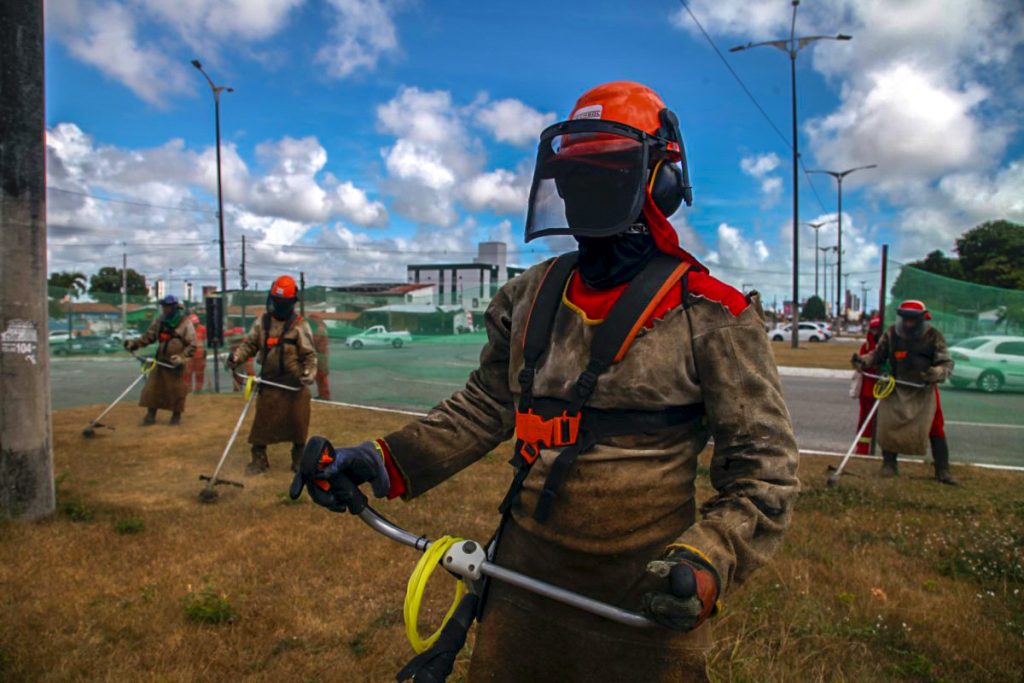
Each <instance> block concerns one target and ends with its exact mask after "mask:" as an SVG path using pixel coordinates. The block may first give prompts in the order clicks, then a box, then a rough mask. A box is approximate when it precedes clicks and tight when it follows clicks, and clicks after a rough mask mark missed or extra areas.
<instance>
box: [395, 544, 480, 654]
mask: <svg viewBox="0 0 1024 683" xmlns="http://www.w3.org/2000/svg"><path fill="white" fill-rule="evenodd" d="M462 540H463V539H461V538H454V537H452V536H442V537H441V538H439V539H437V540H436V541H434V542H433V543H431V544H430V547H429V548H427V551H426V552H425V553H423V556H422V557H421V558H420V560H419V562H417V563H416V568H415V569H414V570H413V572H412V576H410V577H409V584H408V586H406V590H405V606H404V608H403V612H404V616H405V635H406V637H408V638H409V644H410V645H412V649H413V650H415V651H416V653H417V654H419V653H421V652H425V651H426V650H427V648H429V647H430V646H431V645H433V644H434V643H435V642H437V639H438V638H440V637H441V631H442V630H443V629H444V626H445V624H447V623H448V620H449V619H451V618H452V614H454V613H455V608H456V607H458V606H459V601H460V600H462V596H463V595H465V594H466V585H465V584H464V583H463V582H462V581H461V580H460V581H458V582H456V584H455V597H454V599H453V600H452V606H451V607H449V608H448V613H447V614H445V615H444V619H443V620H442V621H441V625H440V626H438V628H437V630H436V631H434V633H432V634H431V635H430V636H429V637H428V638H425V639H424V638H422V637H421V636H420V631H419V618H420V604H421V603H422V602H423V593H424V592H425V591H426V588H427V581H429V580H430V575H431V574H432V573H433V572H434V569H436V568H437V566H438V565H439V564H441V560H442V559H443V558H444V556H445V553H447V552H448V549H449V548H451V547H452V546H453V545H455V544H456V543H461V542H462Z"/></svg>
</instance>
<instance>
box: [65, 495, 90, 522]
mask: <svg viewBox="0 0 1024 683" xmlns="http://www.w3.org/2000/svg"><path fill="white" fill-rule="evenodd" d="M59 510H60V513H61V514H62V515H64V516H65V517H67V518H68V519H70V520H71V521H72V522H88V521H91V520H92V519H93V517H95V516H96V513H95V511H93V510H91V509H89V507H88V506H87V505H86V504H85V501H84V500H82V499H81V498H79V497H78V496H71V497H69V498H67V499H65V500H62V501H61V502H60V505H59Z"/></svg>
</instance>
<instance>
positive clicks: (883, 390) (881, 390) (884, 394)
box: [871, 375, 896, 401]
mask: <svg viewBox="0 0 1024 683" xmlns="http://www.w3.org/2000/svg"><path fill="white" fill-rule="evenodd" d="M895 389H896V378H895V377H893V376H892V375H889V377H887V378H886V380H885V383H884V384H883V383H882V380H878V381H877V382H875V388H874V389H872V390H871V394H872V395H873V396H874V397H875V398H877V399H878V400H879V401H881V400H882V399H883V398H889V395H890V394H892V392H893V391H894V390H895Z"/></svg>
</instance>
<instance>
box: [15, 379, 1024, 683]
mask: <svg viewBox="0 0 1024 683" xmlns="http://www.w3.org/2000/svg"><path fill="white" fill-rule="evenodd" d="M239 408H240V401H239V399H238V398H237V397H233V398H232V397H215V396H203V397H198V398H196V397H193V398H191V399H190V406H189V412H188V413H186V426H185V427H183V428H181V429H172V428H169V427H167V426H165V425H160V426H156V427H150V428H147V429H145V430H143V429H142V428H141V427H138V426H135V425H136V424H137V422H138V420H139V419H140V418H141V409H138V408H132V407H124V408H118V409H117V410H116V411H115V413H114V415H113V421H114V422H115V423H116V424H118V425H119V426H118V428H117V431H115V432H101V433H100V434H99V435H98V436H97V437H96V438H95V439H92V440H85V439H83V438H82V437H81V436H80V430H81V428H82V427H83V426H84V425H85V424H86V423H87V421H88V419H89V418H90V417H91V416H92V415H93V413H94V411H93V410H91V409H74V410H67V411H62V412H60V413H58V414H57V415H55V417H54V440H55V452H56V461H57V472H58V475H59V477H60V485H59V487H60V488H59V490H60V494H61V495H60V508H61V512H60V513H59V514H58V515H55V516H54V517H53V518H52V519H50V520H47V521H44V522H39V523H34V524H14V523H0V558H2V561H0V609H2V614H3V619H2V620H0V679H3V680H18V681H21V680H29V681H36V680H46V681H52V680H61V681H63V680H90V681H96V680H99V681H125V680H145V681H156V680H159V681H191V680H212V679H220V680H238V679H240V678H247V679H251V680H268V681H269V680H275V681H279V680H324V681H327V680H331V681H334V680H344V681H386V680H393V676H394V673H395V671H397V669H398V668H399V667H400V666H401V665H402V664H404V662H405V661H406V660H407V659H408V658H409V656H410V655H411V652H410V650H409V648H408V645H407V643H406V642H405V640H404V634H403V629H402V625H401V600H402V594H403V591H404V584H405V581H406V578H407V576H408V573H409V571H411V569H412V565H413V564H414V562H415V554H414V553H413V552H412V551H408V550H405V549H402V548H399V547H397V546H394V545H391V544H389V543H388V542H386V541H384V540H383V539H381V538H380V537H378V536H376V535H374V534H373V533H372V532H371V531H369V530H368V529H366V528H364V527H363V526H362V525H361V524H360V523H359V522H357V521H356V520H354V519H351V518H349V517H347V516H344V517H341V516H332V515H330V514H329V513H326V512H324V511H323V510H321V509H319V508H316V507H315V506H313V505H312V504H310V503H309V502H301V503H298V504H292V503H290V502H287V501H286V500H285V499H284V493H285V490H286V488H287V485H288V482H289V480H290V476H289V474H288V473H287V471H286V467H285V465H286V460H287V446H285V445H281V446H277V447H272V448H271V463H272V465H273V469H272V471H271V474H269V475H268V476H265V477H262V478H257V479H256V480H247V481H246V488H245V490H244V491H243V490H237V489H222V495H221V499H220V500H219V501H218V502H217V503H216V504H214V505H210V506H202V505H200V504H199V503H198V502H197V498H196V494H197V493H198V491H199V482H198V481H197V479H196V478H197V476H198V474H199V473H201V472H206V473H208V472H209V470H210V469H211V468H212V466H213V464H214V463H215V461H216V459H217V457H218V455H219V452H220V449H221V448H222V444H223V443H224V442H225V440H226V438H227V430H229V429H230V427H231V425H232V424H233V422H234V416H235V415H236V414H237V413H236V412H235V411H237V410H238V409H239ZM163 419H164V420H165V419H166V417H165V416H164V417H163ZM403 421H404V418H403V417H402V416H399V415H388V414H382V413H370V412H365V411H358V410H341V409H337V408H330V407H323V406H314V424H315V425H317V428H318V430H320V431H322V432H323V433H326V434H327V435H328V436H330V437H331V438H333V439H335V440H336V441H338V442H355V441H359V440H362V439H365V438H367V437H370V436H373V435H376V434H379V433H381V432H383V431H385V430H388V429H390V428H393V427H396V426H398V425H399V424H401V423H402V422H403ZM328 425H329V426H328ZM236 448H237V449H238V450H237V451H236V453H235V455H234V456H233V459H232V460H230V461H229V466H228V468H227V470H226V472H225V476H227V477H238V478H241V469H242V467H243V464H244V461H245V460H246V452H245V447H244V444H240V445H239V446H237V447H236ZM504 459H505V458H504V454H500V455H499V454H492V455H491V456H488V458H486V459H485V460H484V462H482V463H480V465H478V466H477V467H474V468H471V469H470V470H468V471H466V472H464V473H463V474H462V475H460V476H459V477H457V478H456V479H455V480H454V481H451V482H449V483H447V484H445V485H444V486H442V487H439V489H437V490H435V491H432V492H431V493H429V494H427V495H426V496H425V497H424V498H422V499H420V500H418V501H416V502H415V503H414V504H410V505H405V504H402V503H392V504H386V505H382V506H381V509H382V511H383V512H384V513H385V514H387V515H389V516H392V517H393V518H395V519H396V521H398V522H400V523H401V524H403V525H406V526H407V527H409V528H411V529H416V530H423V531H425V532H427V533H430V534H437V533H439V532H442V531H453V532H455V531H457V532H458V533H460V534H464V535H467V536H472V537H475V538H479V539H483V538H486V537H487V536H488V534H489V532H490V531H491V527H492V525H493V524H494V523H495V521H496V516H495V514H494V507H495V505H496V503H497V501H498V500H499V497H500V494H501V493H502V492H503V490H504V487H505V485H506V482H507V477H508V475H509V472H508V467H507V465H505V464H504ZM824 464H825V461H823V460H819V459H813V458H806V459H805V460H804V463H803V466H802V474H803V479H804V481H805V484H806V486H807V491H806V493H805V494H804V496H803V497H802V499H801V502H800V505H799V510H798V512H797V514H796V517H795V523H794V526H793V529H792V531H791V533H790V535H789V536H788V539H787V541H786V544H785V546H784V549H783V550H782V551H781V553H780V554H779V556H778V558H777V560H776V561H775V562H774V563H773V564H772V565H771V566H770V567H769V568H767V569H765V570H764V571H762V572H761V573H760V574H759V575H757V576H756V577H755V579H754V580H752V581H751V583H750V584H748V585H747V586H745V587H743V588H742V589H741V590H739V591H737V592H736V593H735V594H734V595H732V596H730V597H729V599H728V600H727V605H726V607H727V608H726V611H725V612H724V614H723V615H721V616H720V617H719V618H718V623H717V628H716V638H717V644H716V647H715V649H714V651H713V653H712V660H711V662H712V672H713V674H714V675H715V677H716V678H718V679H721V680H750V681H813V680H823V681H836V680H838V681H875V680H912V681H940V680H949V681H999V680H1006V681H1013V680H1021V678H1022V676H1024V652H1022V648H1021V638H1022V635H1024V599H1022V596H1021V590H1022V589H1024V575H1022V574H1024V568H1022V566H1021V546H1022V541H1024V489H1022V487H1021V477H1020V475H1014V474H1007V473H997V472H988V471H983V470H975V469H971V470H967V469H964V468H958V469H957V474H958V475H959V476H961V478H962V479H963V480H964V483H965V486H963V487H962V488H961V489H958V490H949V489H946V488H942V489H940V488H939V487H938V486H937V485H934V484H932V483H931V482H930V481H928V480H927V479H926V478H925V476H924V475H925V470H924V469H923V468H921V467H920V466H918V467H914V466H908V467H906V468H905V470H906V472H907V474H909V475H910V476H906V475H905V476H904V478H903V479H901V480H900V481H898V482H884V483H883V482H881V481H879V480H876V479H873V478H865V479H857V478H854V477H845V478H844V480H843V483H842V486H841V487H840V488H839V489H837V490H829V491H826V490H825V489H823V488H822V487H821V484H822V481H823V479H824ZM853 467H854V468H860V469H861V470H864V469H867V468H869V465H867V464H865V463H854V465H853ZM707 494H708V491H707V490H706V489H703V490H702V495H703V496H706V495H707ZM451 505H454V507H449V506H451ZM445 583H446V582H445V581H443V580H440V579H438V584H439V585H438V587H437V591H436V593H437V596H435V597H437V600H436V602H435V603H433V605H434V607H435V609H434V610H433V612H432V615H431V616H433V617H434V618H436V617H437V613H438V611H439V610H438V609H437V607H438V606H439V605H440V604H441V603H442V602H444V598H447V591H448V589H449V586H447V585H445ZM876 589H877V590H876ZM197 604H198V605H199V607H196V605H197ZM197 614H198V615H199V617H198V618H197V617H196V615H197ZM209 615H213V616H212V617H211V618H206V617H207V616H209ZM429 618H430V617H428V619H429ZM209 622H215V623H209ZM464 668H465V667H464V660H463V662H462V663H460V665H459V668H458V669H457V672H456V674H457V675H461V673H460V672H463V671H464ZM453 680H458V679H453Z"/></svg>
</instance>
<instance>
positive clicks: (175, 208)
mask: <svg viewBox="0 0 1024 683" xmlns="http://www.w3.org/2000/svg"><path fill="white" fill-rule="evenodd" d="M46 190H47V191H50V190H52V191H54V192H63V193H64V194H72V195H77V196H79V197H89V198H90V199H99V200H101V201H104V202H114V203H116V204H128V205H129V206H143V207H146V208H148V209H166V210H168V211H185V212H187V213H208V214H212V215H214V216H216V215H217V212H216V211H215V210H213V209H201V208H198V207H189V206H167V205H166V204H150V203H148V202H137V201H133V200H130V199H117V198H116V197H104V196H102V195H97V194H91V193H89V192H79V191H78V190H67V189H65V188H63V187H54V186H52V185H50V186H48V187H47V188H46Z"/></svg>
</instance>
